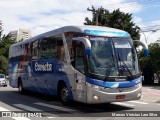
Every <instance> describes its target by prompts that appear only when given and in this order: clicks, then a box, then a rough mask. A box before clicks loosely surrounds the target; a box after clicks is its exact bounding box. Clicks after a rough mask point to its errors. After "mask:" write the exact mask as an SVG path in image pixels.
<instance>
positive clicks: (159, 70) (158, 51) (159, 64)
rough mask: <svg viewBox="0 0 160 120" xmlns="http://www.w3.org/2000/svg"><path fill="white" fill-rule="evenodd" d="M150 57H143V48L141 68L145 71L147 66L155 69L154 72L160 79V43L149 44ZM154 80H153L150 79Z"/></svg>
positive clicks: (140, 55)
mask: <svg viewBox="0 0 160 120" xmlns="http://www.w3.org/2000/svg"><path fill="white" fill-rule="evenodd" d="M148 49H149V55H150V56H149V57H147V58H145V57H143V50H142V51H141V52H140V54H139V58H140V64H141V69H142V70H143V71H144V70H145V69H146V68H150V69H153V72H154V73H155V74H157V76H159V80H160V59H159V58H160V44H159V43H152V44H150V45H149V46H148ZM148 82H152V83H153V81H148Z"/></svg>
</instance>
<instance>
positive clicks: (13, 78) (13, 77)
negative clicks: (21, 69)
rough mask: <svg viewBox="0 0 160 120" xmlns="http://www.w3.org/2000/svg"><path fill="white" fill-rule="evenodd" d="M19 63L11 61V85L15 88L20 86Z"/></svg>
mask: <svg viewBox="0 0 160 120" xmlns="http://www.w3.org/2000/svg"><path fill="white" fill-rule="evenodd" d="M18 64H19V63H18V62H13V61H12V62H11V61H10V62H9V85H10V86H11V87H14V88H15V87H18V84H17V78H18Z"/></svg>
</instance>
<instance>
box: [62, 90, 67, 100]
mask: <svg viewBox="0 0 160 120" xmlns="http://www.w3.org/2000/svg"><path fill="white" fill-rule="evenodd" d="M61 96H62V100H63V101H67V97H68V90H67V88H63V89H62V91H61Z"/></svg>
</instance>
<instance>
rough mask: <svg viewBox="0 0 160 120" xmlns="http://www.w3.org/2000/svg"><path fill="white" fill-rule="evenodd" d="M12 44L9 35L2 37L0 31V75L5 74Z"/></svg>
mask: <svg viewBox="0 0 160 120" xmlns="http://www.w3.org/2000/svg"><path fill="white" fill-rule="evenodd" d="M14 43H16V41H15V40H12V39H11V38H10V36H9V35H2V31H0V73H4V74H7V69H8V55H9V47H10V45H12V44H14Z"/></svg>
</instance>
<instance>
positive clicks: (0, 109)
mask: <svg viewBox="0 0 160 120" xmlns="http://www.w3.org/2000/svg"><path fill="white" fill-rule="evenodd" d="M0 111H9V110H8V109H6V108H3V107H1V106H0Z"/></svg>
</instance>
